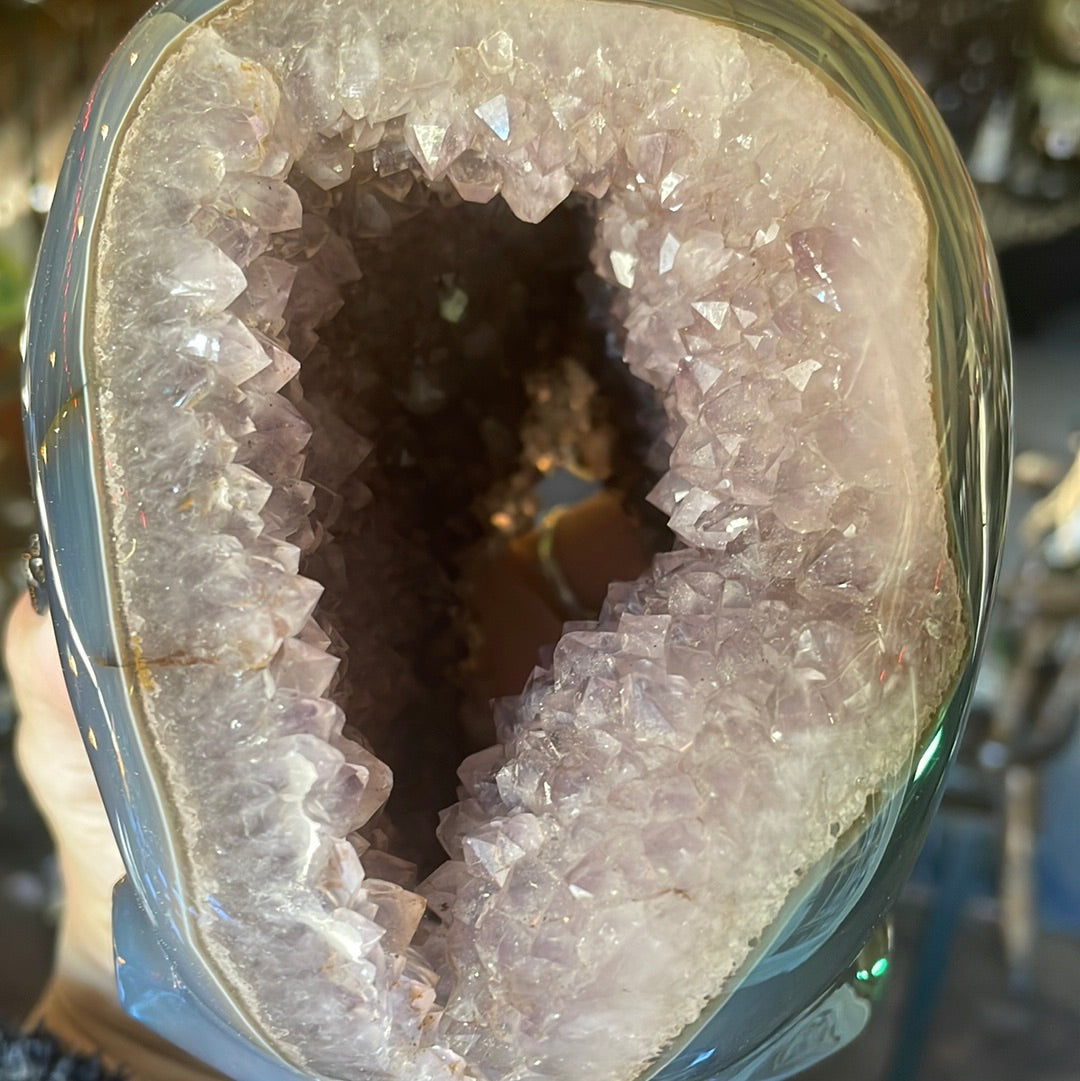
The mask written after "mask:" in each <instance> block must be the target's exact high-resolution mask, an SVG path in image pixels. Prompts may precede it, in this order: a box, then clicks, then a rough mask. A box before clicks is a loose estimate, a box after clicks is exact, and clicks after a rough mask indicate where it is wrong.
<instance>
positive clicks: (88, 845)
mask: <svg viewBox="0 0 1080 1081" xmlns="http://www.w3.org/2000/svg"><path fill="white" fill-rule="evenodd" d="M4 657H5V662H6V666H7V671H8V675H9V677H10V680H11V686H12V690H13V692H14V695H15V700H16V702H17V704H18V707H19V714H20V719H19V724H18V728H17V730H16V735H15V754H16V759H17V762H18V766H19V770H20V772H21V773H22V775H23V778H24V780H25V781H26V785H27V788H28V789H29V790H30V793H31V795H33V797H34V799H35V801H36V802H37V805H38V808H39V809H40V811H41V813H42V815H43V816H44V818H45V821H46V822H47V824H48V826H49V830H50V832H51V834H52V837H53V842H54V844H55V847H56V854H57V860H58V863H59V868H60V876H61V879H62V882H63V888H64V907H63V912H62V915H61V918H60V927H59V931H58V936H57V943H56V955H55V960H54V964H53V972H52V975H51V978H50V981H49V984H48V986H47V988H46V990H45V993H44V995H43V997H42V999H41V1001H40V1002H39V1003H38V1004H37V1006H36V1007H35V1008H34V1010H33V1011H32V1012H31V1014H30V1016H29V1017H28V1018H27V1024H28V1025H35V1024H38V1023H40V1024H42V1025H44V1026H45V1028H46V1029H47V1030H48V1031H49V1032H50V1033H51V1034H53V1035H54V1036H56V1037H57V1038H58V1039H60V1040H61V1041H62V1042H63V1043H64V1044H65V1046H66V1047H68V1048H69V1049H70V1050H72V1051H79V1052H82V1053H86V1054H94V1055H99V1056H100V1057H101V1059H102V1061H103V1063H104V1064H105V1066H106V1067H107V1068H111V1069H116V1068H119V1067H123V1068H125V1070H126V1071H127V1076H128V1078H129V1079H130V1081H207V1079H210V1078H215V1077H217V1076H218V1075H217V1074H216V1073H214V1072H213V1071H212V1070H210V1069H209V1068H208V1067H206V1066H203V1065H202V1064H200V1063H198V1062H196V1061H195V1060H194V1059H192V1058H190V1057H189V1056H187V1055H186V1054H184V1053H183V1052H182V1051H180V1050H179V1049H177V1048H175V1047H173V1046H172V1045H171V1044H169V1043H167V1042H165V1041H164V1040H162V1039H160V1038H159V1037H157V1036H156V1035H154V1033H152V1032H151V1031H150V1030H149V1029H147V1028H145V1027H143V1026H142V1025H140V1024H139V1023H138V1022H136V1021H134V1020H132V1019H131V1018H129V1017H128V1016H127V1015H126V1014H125V1013H124V1012H123V1010H122V1009H121V1007H120V1003H119V1000H118V999H117V995H116V979H115V975H114V972H113V947H112V891H113V886H114V885H115V884H116V882H117V880H118V879H119V878H120V877H121V876H122V875H123V874H124V866H123V864H122V862H121V860H120V853H119V851H118V849H117V847H116V842H115V840H114V838H113V834H112V829H111V828H110V826H109V820H108V817H107V816H106V813H105V808H104V806H103V804H102V802H101V797H100V795H99V794H98V790H97V784H96V782H95V780H94V775H93V772H92V770H91V768H90V761H89V758H88V757H87V754H86V750H85V748H84V746H83V743H82V739H81V737H80V735H79V730H78V726H77V725H76V722H75V715H74V713H73V711H72V708H71V703H70V701H69V699H68V695H67V688H66V686H65V685H64V677H63V672H62V671H61V667H60V659H59V657H58V655H57V650H56V639H55V638H54V636H53V630H52V627H51V625H50V623H49V620H48V619H47V618H45V617H42V616H39V615H37V614H36V613H35V612H34V610H33V609H32V608H31V606H30V604H29V600H28V598H24V599H23V600H22V601H20V602H19V603H18V604H16V605H15V607H14V609H13V610H12V613H11V616H10V617H9V620H8V625H7V633H6V636H5V642H4Z"/></svg>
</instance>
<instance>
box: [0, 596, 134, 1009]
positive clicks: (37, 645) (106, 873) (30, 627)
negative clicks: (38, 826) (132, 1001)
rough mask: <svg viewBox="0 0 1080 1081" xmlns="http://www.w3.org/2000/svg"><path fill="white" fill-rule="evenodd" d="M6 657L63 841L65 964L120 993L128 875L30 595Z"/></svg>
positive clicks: (16, 614)
mask: <svg viewBox="0 0 1080 1081" xmlns="http://www.w3.org/2000/svg"><path fill="white" fill-rule="evenodd" d="M4 658H5V662H6V665H7V670H8V675H9V678H10V680H11V687H12V691H13V693H14V695H15V701H16V704H17V706H18V709H19V721H18V726H17V728H16V732H15V758H16V762H17V764H18V766H19V770H20V772H21V773H22V775H23V779H24V780H25V782H26V786H27V788H28V789H29V791H30V793H31V795H32V796H33V797H34V799H35V801H36V802H37V804H38V807H39V809H40V810H41V813H42V815H43V816H44V818H45V821H46V822H47V823H48V826H49V830H50V832H51V834H52V837H53V842H54V844H55V846H56V852H57V858H58V862H59V865H60V875H61V878H62V880H63V884H64V892H65V897H66V904H65V909H64V914H63V919H62V922H61V928H60V944H59V950H58V956H57V967H58V970H62V971H64V972H66V973H70V974H74V975H76V976H77V978H78V979H79V980H81V981H83V982H85V983H86V984H88V985H90V986H94V987H97V988H100V989H101V990H102V992H103V993H108V994H112V993H113V975H112V928H111V909H112V889H113V886H114V884H115V883H116V881H117V880H118V879H119V878H120V876H121V875H122V874H123V865H122V863H121V861H120V854H119V852H118V850H117V848H116V843H115V841H114V840H113V835H112V830H111V828H110V826H109V821H108V817H107V816H106V813H105V808H104V806H103V805H102V802H101V797H100V796H99V794H98V790H97V784H96V782H95V780H94V775H93V772H92V770H91V768H90V761H89V759H88V758H87V754H86V750H85V748H84V746H83V742H82V738H81V736H80V734H79V730H78V726H77V724H76V722H75V714H74V712H73V710H72V708H71V703H70V700H69V698H68V695H67V688H66V687H65V685H64V678H63V672H62V670H61V666H60V660H59V657H58V654H57V649H56V641H55V639H54V637H53V631H52V627H51V625H50V623H49V620H48V619H47V618H44V617H41V616H38V615H37V614H36V613H35V612H34V611H33V609H32V608H31V607H30V604H29V601H28V600H23V601H20V602H19V603H18V604H17V605H16V606H15V607H14V609H13V610H12V613H11V616H10V618H9V620H8V625H7V631H6V635H5V641H4Z"/></svg>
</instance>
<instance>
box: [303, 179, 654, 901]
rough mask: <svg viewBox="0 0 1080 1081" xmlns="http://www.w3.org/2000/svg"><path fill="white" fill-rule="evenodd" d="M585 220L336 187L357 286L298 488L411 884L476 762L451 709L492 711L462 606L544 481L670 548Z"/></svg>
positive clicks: (385, 847)
mask: <svg viewBox="0 0 1080 1081" xmlns="http://www.w3.org/2000/svg"><path fill="white" fill-rule="evenodd" d="M301 193H302V195H304V194H305V192H304V190H303V187H302V185H301ZM316 197H317V198H322V199H325V198H326V196H325V195H324V194H323V193H316ZM591 204H592V201H591V200H586V199H584V198H578V197H576V196H572V197H571V199H570V200H568V201H567V202H566V203H564V204H563V205H562V206H561V207H559V208H558V209H557V210H555V211H554V212H553V213H551V214H550V215H549V216H548V217H547V218H546V219H545V220H544V221H542V222H541V223H540V224H537V225H531V224H527V223H524V222H522V221H520V220H519V219H517V218H516V217H515V216H514V215H513V213H512V212H511V211H510V209H509V208H508V207H507V205H506V204H505V203H504V202H503V200H502V199H501V198H495V199H493V200H492V201H491V202H490V203H487V204H474V203H463V202H462V201H461V199H460V198H459V197H457V195H456V194H455V193H454V192H453V191H452V189H450V188H449V187H445V188H433V187H432V186H429V185H427V184H426V183H425V182H423V181H422V180H421V179H419V178H416V177H415V176H412V175H411V174H398V175H397V176H396V177H393V178H390V179H389V180H385V181H380V180H379V179H376V180H374V181H372V180H368V181H367V182H358V181H354V182H352V183H351V184H347V185H345V186H343V187H342V188H341V189H339V190H337V191H336V192H335V193H334V195H333V205H332V206H330V208H329V210H328V214H327V220H328V221H329V223H330V225H331V228H332V230H333V231H334V232H336V233H337V235H338V236H341V237H343V238H345V239H347V240H348V242H349V244H350V246H351V249H352V252H353V254H354V255H355V258H356V260H357V263H358V264H359V268H360V272H361V277H360V278H359V280H357V281H355V282H352V283H349V284H348V285H347V286H345V288H344V290H343V293H344V301H345V303H344V306H343V307H342V308H341V310H340V311H339V312H338V313H337V314H336V315H335V316H334V317H333V319H332V320H330V321H329V322H327V323H326V324H325V325H323V326H322V327H320V328H319V331H318V334H319V338H320V345H319V346H318V347H317V348H316V349H314V350H313V351H312V353H311V354H310V356H309V357H308V358H307V359H306V360H305V361H304V363H303V368H302V372H301V375H300V383H301V385H302V388H303V390H302V393H303V396H304V399H305V402H306V403H307V404H306V405H305V407H304V408H306V409H307V410H308V411H309V413H310V414H311V415H312V418H313V421H314V423H315V426H316V428H317V434H316V436H315V438H314V440H313V443H312V446H311V452H310V454H309V467H308V473H307V479H309V480H311V481H312V482H313V483H315V485H316V487H317V517H318V518H319V519H320V521H321V522H322V525H323V527H324V528H325V529H326V530H327V531H328V533H329V534H330V536H331V537H332V541H331V542H330V543H325V542H324V543H323V544H322V545H321V546H320V547H319V548H318V549H316V551H315V552H314V553H313V554H311V555H310V556H309V557H308V558H307V560H306V564H305V566H303V567H302V568H301V569H302V572H303V573H305V574H307V575H309V576H311V577H314V578H316V579H318V580H320V581H321V582H322V583H323V584H324V585H325V586H326V594H325V596H324V600H323V601H322V603H321V607H320V615H321V618H322V619H323V621H324V622H325V623H327V624H329V625H330V626H331V627H332V628H333V629H334V632H336V636H339V637H338V638H337V641H336V649H337V651H338V652H339V653H340V655H341V656H342V660H343V664H342V666H341V669H340V671H339V677H338V680H337V683H336V685H335V687H334V689H333V694H334V696H335V697H336V698H337V699H338V700H339V701H340V703H341V704H342V706H343V707H344V709H345V712H346V715H347V716H348V718H349V723H348V728H347V730H346V731H347V734H349V735H350V736H351V737H352V738H354V739H356V738H358V737H359V738H361V739H362V741H363V742H365V743H366V744H367V745H368V746H369V747H370V748H371V749H372V750H373V751H374V752H375V753H376V754H377V755H378V756H379V757H380V758H381V759H382V760H383V761H384V762H386V763H387V764H388V765H389V766H390V768H391V769H392V770H393V772H394V777H395V783H394V789H393V794H392V796H391V798H390V802H389V804H388V806H387V809H386V812H385V813H384V814H383V815H382V816H381V817H380V819H379V820H377V821H375V822H373V823H371V824H370V825H369V826H368V827H366V828H365V830H364V834H365V839H366V840H367V841H369V842H370V843H371V844H372V847H373V849H376V850H382V851H389V852H392V853H393V855H394V856H395V857H398V858H401V859H404V860H407V861H409V862H412V863H415V864H416V865H417V866H418V869H419V872H420V874H421V875H423V874H424V873H426V872H427V871H429V870H431V869H433V867H434V866H436V865H437V864H438V863H440V862H441V861H442V860H443V859H445V853H443V852H442V850H441V847H440V846H439V844H438V841H437V840H436V838H435V834H434V827H435V824H436V820H437V813H438V811H439V810H440V809H441V808H443V807H446V806H448V805H450V804H451V803H453V802H454V801H455V799H456V795H455V793H456V785H457V779H456V773H455V771H456V767H457V765H458V763H459V762H460V761H461V759H462V758H463V757H465V755H467V754H468V753H470V752H471V751H473V750H476V749H477V746H476V743H477V738H476V734H475V728H474V729H473V734H472V735H471V736H468V737H467V736H466V735H465V731H464V729H463V725H462V723H461V720H462V715H463V711H464V710H466V709H468V710H472V711H473V713H474V714H475V713H476V712H477V711H478V710H480V711H483V710H486V709H487V702H486V701H485V700H483V699H484V697H485V695H486V694H488V693H489V689H488V688H486V687H485V686H484V685H483V684H482V682H480V683H478V681H477V680H476V679H475V678H474V673H473V671H472V668H473V665H472V660H473V658H474V655H475V652H476V649H477V647H478V644H479V643H480V640H481V639H482V638H483V636H484V633H485V632H484V629H483V626H482V625H481V622H480V621H478V620H477V619H476V614H475V611H474V605H473V603H472V597H473V595H474V593H475V591H476V589H477V588H478V586H477V583H478V582H482V580H483V578H484V576H485V574H487V573H488V568H490V567H491V566H492V565H493V563H494V562H495V561H498V560H499V559H500V558H504V557H505V553H506V551H507V548H508V546H509V545H511V544H513V543H514V542H515V541H519V540H520V538H522V537H527V536H528V534H529V533H530V531H532V530H535V528H536V523H537V519H538V515H540V514H541V513H542V512H543V510H544V505H543V504H544V502H545V500H546V499H547V498H549V497H548V496H547V495H546V494H545V478H546V479H547V480H548V481H549V482H550V481H551V479H552V478H560V477H561V478H563V479H565V480H567V481H568V482H569V483H568V485H566V487H568V488H569V490H570V491H571V492H572V493H581V492H585V493H588V492H589V491H598V490H602V489H603V490H607V491H609V492H614V493H617V495H618V498H619V499H620V500H621V501H622V505H623V506H624V507H625V509H626V513H627V515H628V516H631V517H632V518H633V520H634V521H635V522H636V523H639V524H640V528H641V529H642V530H643V531H647V532H648V535H649V537H650V540H649V548H650V550H656V549H658V548H659V547H662V546H664V541H663V539H662V538H663V537H665V536H666V533H665V531H664V529H663V525H662V522H658V521H657V518H658V517H659V516H658V514H657V512H655V511H653V510H652V508H650V507H649V506H648V504H646V503H645V500H644V496H645V493H646V492H647V491H648V489H649V488H650V487H651V485H652V484H653V483H654V482H655V479H656V478H655V476H653V475H651V473H650V470H649V469H648V468H647V467H646V465H645V463H646V461H649V460H650V455H652V456H653V457H654V458H655V451H656V447H655V443H656V434H657V431H658V430H659V431H662V421H660V422H658V409H659V407H658V405H657V403H656V398H655V394H654V393H653V392H652V390H651V389H650V388H648V387H646V386H645V385H644V384H643V383H641V382H640V381H638V380H637V379H635V378H634V377H633V376H631V375H630V373H629V371H628V369H627V368H626V366H625V365H624V364H623V362H622V360H621V357H620V356H619V341H618V334H617V333H616V332H615V331H614V330H613V329H612V328H611V326H609V316H608V309H609V303H610V299H611V298H610V294H609V288H610V287H609V286H608V285H606V284H605V283H603V282H602V281H601V280H600V279H599V278H598V277H597V276H596V275H595V274H594V273H593V271H592V267H591V264H590V260H589V249H590V246H591V244H592V232H593V224H594V219H593V206H592V205H591ZM302 287H303V279H302V278H298V281H297V286H296V291H294V296H293V301H292V304H293V306H294V307H296V306H297V305H301V306H302V305H303V303H304V298H303V296H302V295H298V292H297V291H298V290H300V289H302ZM335 418H337V420H340V421H343V422H344V425H346V426H347V428H346V427H342V426H341V425H340V424H338V422H337V420H336V419H335ZM650 433H652V434H651V435H650ZM358 437H359V438H358ZM366 441H370V450H368V451H367V452H366V456H365V457H364V458H363V460H362V462H361V463H360V464H359V466H358V467H357V468H355V469H353V470H352V472H351V473H349V474H348V475H346V476H341V475H340V474H341V473H342V472H343V471H344V470H347V469H349V468H351V464H350V456H352V458H353V459H355V457H356V456H357V451H356V447H357V446H358V445H363V446H365V447H366V446H367V445H368V444H367V442H366ZM342 463H344V466H343V465H342ZM550 486H551V485H550V484H548V485H547V487H550ZM557 486H558V485H556V487H557ZM541 644H542V643H537V645H541ZM489 646H491V647H492V648H495V649H497V648H498V644H497V643H489ZM527 674H528V673H527V671H523V672H521V673H520V682H519V683H518V684H517V688H518V689H520V686H521V683H523V682H524V679H525V677H526V676H527ZM493 739H494V733H493V731H492V734H491V736H490V740H493ZM490 740H489V742H490ZM383 873H384V874H385V871H384V872H383ZM402 876H403V878H408V877H409V875H408V871H407V870H406V871H403V872H402ZM403 884H408V883H407V882H403Z"/></svg>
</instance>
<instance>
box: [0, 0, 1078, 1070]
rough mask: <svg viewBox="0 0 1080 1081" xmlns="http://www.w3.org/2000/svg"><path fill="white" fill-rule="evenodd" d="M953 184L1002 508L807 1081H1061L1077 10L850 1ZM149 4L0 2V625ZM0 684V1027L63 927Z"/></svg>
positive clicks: (1071, 714)
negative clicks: (75, 137) (53, 214)
mask: <svg viewBox="0 0 1080 1081" xmlns="http://www.w3.org/2000/svg"><path fill="white" fill-rule="evenodd" d="M846 3H847V6H848V7H850V8H852V9H853V10H855V11H857V12H858V13H859V14H860V15H862V16H863V17H864V18H865V19H866V20H867V21H868V22H870V23H871V25H872V26H873V27H874V28H875V29H876V30H877V31H878V32H879V33H880V34H881V35H882V36H883V37H884V38H885V39H886V40H887V41H888V42H889V43H890V44H891V45H892V46H893V47H894V48H895V49H896V50H897V52H899V53H900V55H901V56H902V57H903V58H904V59H905V60H906V61H907V63H908V65H909V66H910V67H911V68H912V69H913V71H914V72H915V74H916V75H917V76H918V78H919V79H920V81H921V82H922V83H923V85H924V86H925V87H926V88H927V90H928V92H929V93H930V94H931V96H932V98H933V100H934V102H935V103H936V105H937V106H938V108H939V109H940V111H941V112H942V114H943V115H944V117H945V119H946V121H947V122H948V123H949V126H950V128H951V129H952V131H953V134H954V136H955V138H956V140H957V143H958V144H959V146H960V149H961V151H962V152H963V153H964V155H965V158H966V160H967V161H968V165H969V168H970V170H971V173H972V176H973V177H974V179H975V181H976V184H977V186H978V189H979V193H980V197H981V199H982V202H983V206H984V210H985V212H986V216H987V219H988V221H989V224H990V230H991V233H992V235H993V238H994V242H995V245H996V247H997V250H998V256H999V259H1000V262H1001V266H1002V271H1003V276H1004V280H1005V288H1006V295H1007V299H1008V304H1009V311H1010V319H1011V324H1012V329H1013V335H1014V350H1015V376H1016V429H1015V430H1016V451H1017V462H1016V476H1017V480H1016V486H1015V491H1014V497H1013V501H1012V506H1011V509H1010V533H1009V538H1008V543H1007V548H1006V557H1005V566H1004V570H1003V574H1002V584H1001V588H1000V591H999V597H998V603H997V608H996V614H995V618H994V622H993V627H992V632H991V640H990V645H989V649H988V655H987V659H986V661H985V663H984V666H983V672H982V675H981V677H980V681H979V686H978V690H977V693H976V703H975V707H974V710H973V713H972V717H971V721H970V723H969V726H968V732H967V736H966V738H965V742H964V745H963V747H962V750H961V754H960V759H959V761H958V763H957V765H956V768H955V769H954V771H953V773H952V779H951V782H950V785H949V788H948V791H947V792H946V795H945V799H944V802H943V805H942V809H941V811H940V813H939V815H938V817H937V819H936V822H935V826H934V828H933V830H932V832H931V835H930V839H929V841H928V843H927V846H926V849H925V851H924V854H923V857H922V859H921V861H920V863H919V865H918V868H917V870H916V873H915V875H914V876H913V878H912V881H911V883H910V885H909V886H908V888H907V890H906V891H905V894H904V896H903V897H902V898H901V900H900V904H899V905H898V908H897V911H896V914H895V919H894V927H893V948H892V951H891V954H890V956H889V960H888V961H887V962H885V961H883V960H881V959H879V960H878V963H877V964H874V965H873V966H872V968H868V970H867V971H866V972H865V973H860V976H861V977H863V976H864V977H865V981H864V982H865V983H866V985H867V993H868V994H870V995H872V996H873V997H874V998H875V999H876V1008H875V1012H874V1015H873V1019H872V1021H871V1022H870V1025H869V1028H868V1029H867V1031H866V1032H865V1033H864V1034H863V1035H862V1036H861V1037H860V1038H859V1039H858V1040H856V1042H855V1043H854V1044H853V1045H851V1046H850V1047H849V1048H847V1049H846V1050H845V1051H843V1052H841V1053H840V1055H838V1056H836V1057H835V1058H833V1059H830V1060H829V1061H827V1062H825V1063H823V1064H821V1065H820V1066H818V1067H817V1068H815V1069H814V1070H813V1071H811V1072H810V1073H808V1074H805V1075H804V1081H811V1079H813V1081H825V1079H839V1081H916V1079H919V1081H946V1079H948V1081H1075V1079H1076V1078H1078V1077H1080V738H1078V737H1077V735H1076V732H1077V727H1078V718H1080V457H1078V454H1080V0H846ZM146 6H147V0H134V2H133V0H109V2H91V0H0V609H2V610H5V611H6V609H7V607H8V605H9V604H10V603H11V602H12V600H13V599H14V598H15V597H16V596H17V595H18V594H19V592H20V591H21V590H23V589H25V584H24V567H25V560H24V558H23V552H24V550H25V548H26V545H27V540H28V537H29V534H30V533H31V532H32V531H33V529H34V513H33V508H32V505H31V503H30V500H29V497H28V494H27V482H26V472H25V465H24V461H23V447H22V433H21V426H20V415H19V389H18V388H19V355H18V338H19V332H20V329H21V323H22V315H23V305H24V302H25V293H26V290H27V288H28V286H29V283H30V279H31V276H32V273H33V264H34V258H35V254H36V249H37V243H38V239H39V236H40V230H41V227H42V225H43V223H44V219H45V214H46V213H47V211H48V208H49V205H50V202H51V199H52V193H53V185H54V183H55V179H56V176H57V173H58V171H59V168H60V163H61V161H62V157H63V153H64V148H65V146H66V143H67V139H68V135H69V134H70V131H71V128H72V125H73V123H74V120H75V117H76V115H77V113H78V111H79V109H80V107H81V105H82V102H83V99H84V97H85V95H86V92H87V90H88V88H89V85H90V83H91V81H92V79H93V78H94V76H95V75H96V74H97V72H98V70H99V69H100V68H101V66H102V65H103V64H104V62H105V60H106V59H107V57H108V54H109V53H110V51H111V50H112V48H113V47H114V46H115V45H116V44H117V43H118V41H119V40H120V38H121V36H122V35H123V33H124V32H125V31H126V30H127V28H128V27H129V26H130V25H131V23H132V22H133V21H134V20H135V19H136V18H137V17H138V16H139V15H140V14H141V13H142V12H143V10H145V8H146ZM13 725H14V713H13V708H12V703H11V699H10V694H9V693H8V691H7V687H6V683H5V682H4V681H3V680H0V1017H2V1018H5V1019H8V1020H17V1019H18V1018H20V1017H21V1016H23V1015H24V1014H25V1013H26V1012H27V1011H28V1010H29V1008H30V1007H31V1005H32V1004H33V1002H34V1000H35V998H36V996H37V995H38V993H39V992H40V990H41V988H42V985H43V983H44V980H45V978H46V975H47V972H48V968H49V963H50V952H51V947H52V937H53V927H54V924H55V918H56V913H57V906H58V903H59V896H58V889H57V880H56V873H55V869H54V866H53V862H52V857H51V855H50V844H49V838H48V835H47V833H46V831H45V829H44V827H43V825H42V824H41V822H40V820H39V819H38V818H37V815H36V814H35V812H34V810H33V807H32V805H31V803H30V801H29V800H28V798H27V796H26V793H25V790H24V789H23V787H22V785H21V783H20V781H19V779H18V777H17V775H16V773H15V770H14V766H13V761H12V755H11V744H12V730H13Z"/></svg>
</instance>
